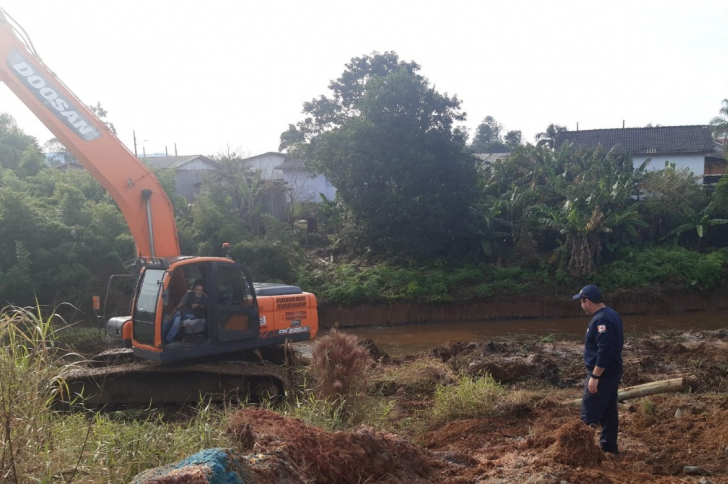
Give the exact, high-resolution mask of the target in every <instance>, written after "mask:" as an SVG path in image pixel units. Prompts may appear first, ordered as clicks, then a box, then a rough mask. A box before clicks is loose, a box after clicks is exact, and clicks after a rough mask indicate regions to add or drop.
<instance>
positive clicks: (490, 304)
mask: <svg viewBox="0 0 728 484" xmlns="http://www.w3.org/2000/svg"><path fill="white" fill-rule="evenodd" d="M606 302H607V304H608V305H609V306H611V307H613V308H615V309H616V310H618V311H619V312H620V313H621V314H664V313H680V312H688V311H710V310H719V309H728V293H726V292H721V293H715V294H686V293H685V292H681V293H654V292H649V291H640V292H635V291H630V292H627V291H625V292H623V293H617V294H614V295H611V297H608V298H607V299H606ZM581 315H582V312H581V309H580V307H579V305H578V304H574V302H573V301H572V300H571V298H570V297H568V296H559V297H557V296H548V297H544V296H543V295H538V296H534V297H531V298H526V297H522V298H504V299H503V300H478V301H466V302H460V303H450V304H438V305H435V304H426V303H422V304H421V303H417V302H415V301H409V302H407V301H406V302H395V303H372V304H360V305H357V306H354V307H351V306H339V305H326V304H323V305H321V306H320V307H319V323H320V325H321V327H322V328H333V327H334V326H336V325H338V326H339V327H356V326H378V325H391V324H405V323H425V322H428V323H429V322H446V321H479V320H487V319H515V318H562V317H574V316H581Z"/></svg>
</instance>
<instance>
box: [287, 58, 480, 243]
mask: <svg viewBox="0 0 728 484" xmlns="http://www.w3.org/2000/svg"><path fill="white" fill-rule="evenodd" d="M346 67H347V69H346V70H345V71H344V73H343V74H342V76H341V77H340V78H339V79H337V80H335V81H332V82H331V83H330V84H329V87H330V88H331V90H332V91H333V96H332V97H330V98H328V97H325V96H321V97H319V98H318V99H314V100H313V101H311V102H309V103H305V104H304V113H305V114H306V115H307V117H306V118H305V119H304V121H301V122H299V123H298V124H297V125H296V126H290V127H289V130H288V131H286V132H285V133H283V134H282V135H281V142H282V146H283V145H285V147H286V148H294V149H299V150H303V152H304V155H305V158H306V159H307V160H308V163H309V165H310V166H312V167H313V168H314V169H316V170H318V171H319V172H321V173H323V174H324V175H326V177H327V178H328V179H329V180H330V181H331V182H332V183H333V184H334V185H335V186H336V187H337V193H338V195H339V196H340V198H341V201H342V203H343V204H344V205H345V206H346V209H347V214H348V217H347V219H346V220H345V230H344V232H345V234H346V236H347V239H348V240H349V242H351V245H350V246H351V247H354V248H355V249H354V250H355V251H356V252H364V251H371V252H374V253H375V254H398V255H409V256H413V257H430V256H433V255H454V254H456V253H462V252H464V251H466V250H467V249H468V248H469V247H472V245H473V242H474V239H473V235H472V234H473V233H474V231H473V230H472V223H473V216H472V211H471V207H472V206H473V203H474V200H475V194H476V191H475V184H476V172H475V160H474V159H473V158H472V156H470V155H469V154H468V153H467V151H466V147H465V143H464V137H463V136H462V133H461V132H460V131H457V130H455V129H454V127H453V123H454V122H455V121H462V120H464V118H465V116H464V115H463V114H462V113H461V112H460V101H459V100H458V99H457V97H449V96H447V95H442V94H439V93H438V92H436V91H435V90H434V88H432V87H430V85H429V82H428V81H427V79H425V78H423V77H422V76H421V75H419V74H418V73H417V71H419V65H417V64H415V63H414V62H410V63H407V62H403V61H400V60H399V57H398V56H397V54H395V53H394V52H386V53H384V54H379V53H376V52H375V53H373V54H372V55H368V56H363V57H359V58H354V59H352V61H351V62H350V63H349V64H347V66H346ZM291 140H296V141H295V143H294V144H296V145H297V146H292V145H291V144H289V143H290V142H291Z"/></svg>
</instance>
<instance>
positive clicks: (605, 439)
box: [581, 306, 624, 454]
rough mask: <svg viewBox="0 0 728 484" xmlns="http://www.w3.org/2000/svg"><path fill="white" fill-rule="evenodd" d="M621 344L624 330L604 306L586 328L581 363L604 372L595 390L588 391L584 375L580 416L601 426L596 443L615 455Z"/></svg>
mask: <svg viewBox="0 0 728 484" xmlns="http://www.w3.org/2000/svg"><path fill="white" fill-rule="evenodd" d="M623 346H624V332H623V330H622V318H621V317H620V316H619V313H617V311H615V310H614V309H612V308H608V307H606V306H605V307H603V308H602V309H600V310H598V311H597V312H596V313H594V315H593V316H592V319H591V321H589V327H588V329H587V330H586V343H585V344H584V365H585V366H586V368H587V370H589V373H590V374H591V372H592V371H593V370H594V367H595V366H598V367H600V368H604V372H603V373H602V374H601V376H600V378H599V385H598V386H597V393H589V388H588V383H589V377H588V376H587V378H586V384H585V385H584V397H583V398H582V402H581V419H582V420H583V421H584V422H585V423H586V424H587V425H592V426H596V425H597V424H598V425H601V427H602V435H601V439H600V440H599V443H600V445H601V447H602V450H604V451H605V452H613V453H615V454H616V453H618V448H617V433H618V431H619V414H618V413H617V389H618V388H619V381H620V380H621V379H622V347H623Z"/></svg>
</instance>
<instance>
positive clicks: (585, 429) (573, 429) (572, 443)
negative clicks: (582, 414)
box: [547, 420, 602, 467]
mask: <svg viewBox="0 0 728 484" xmlns="http://www.w3.org/2000/svg"><path fill="white" fill-rule="evenodd" d="M547 454H549V455H551V457H552V458H553V459H554V461H556V462H560V463H561V464H566V465H567V466H571V467H580V466H593V465H596V464H599V463H600V462H601V461H602V450H601V449H600V448H599V446H597V444H596V443H595V442H594V429H593V428H592V427H589V426H588V425H586V424H584V423H583V422H582V421H580V420H576V421H574V422H569V423H567V424H564V425H562V426H561V427H560V428H559V430H558V431H557V432H556V442H555V443H554V445H553V446H552V447H551V448H550V449H549V450H548V451H547Z"/></svg>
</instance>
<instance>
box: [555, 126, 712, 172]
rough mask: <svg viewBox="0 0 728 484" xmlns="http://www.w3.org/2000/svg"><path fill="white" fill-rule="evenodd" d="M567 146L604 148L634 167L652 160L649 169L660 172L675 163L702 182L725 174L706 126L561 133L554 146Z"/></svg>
mask: <svg viewBox="0 0 728 484" xmlns="http://www.w3.org/2000/svg"><path fill="white" fill-rule="evenodd" d="M564 143H570V144H571V145H572V146H573V147H574V148H577V149H586V148H596V147H597V146H602V147H603V148H604V149H606V150H613V152H614V153H615V154H629V155H631V156H632V160H633V162H634V165H635V166H639V165H640V164H641V163H642V162H644V161H645V160H646V159H648V158H649V159H651V162H650V163H649V165H648V166H647V169H648V170H661V169H663V168H665V162H666V161H670V162H672V163H675V167H676V168H677V169H683V168H689V169H690V171H692V172H693V174H694V175H696V176H698V177H699V182H700V183H702V182H703V178H704V177H705V180H706V182H708V183H710V182H715V181H717V180H713V178H715V177H716V175H717V177H718V178H720V176H722V175H724V174H725V172H726V170H725V160H723V161H724V163H723V165H722V168H721V166H719V165H720V161H719V159H721V158H722V157H720V156H717V157H716V155H717V153H716V144H715V143H714V142H713V138H712V134H711V131H710V128H709V127H707V126H658V127H655V128H622V129H592V130H586V131H562V132H561V133H558V134H557V135H556V140H555V147H556V149H559V148H560V147H561V146H562V145H564Z"/></svg>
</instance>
